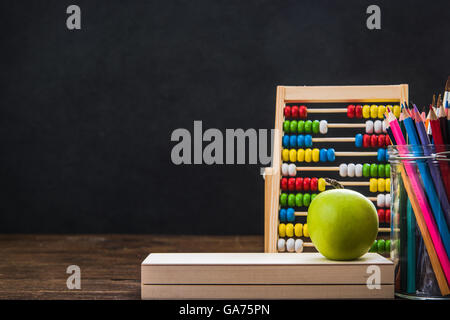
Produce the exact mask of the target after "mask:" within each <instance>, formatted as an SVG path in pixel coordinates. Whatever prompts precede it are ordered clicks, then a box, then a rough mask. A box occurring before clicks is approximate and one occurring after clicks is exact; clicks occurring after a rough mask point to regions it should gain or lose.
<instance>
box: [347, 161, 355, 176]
mask: <svg viewBox="0 0 450 320" xmlns="http://www.w3.org/2000/svg"><path fill="white" fill-rule="evenodd" d="M347 175H348V176H349V177H354V176H355V164H354V163H349V164H348V166H347Z"/></svg>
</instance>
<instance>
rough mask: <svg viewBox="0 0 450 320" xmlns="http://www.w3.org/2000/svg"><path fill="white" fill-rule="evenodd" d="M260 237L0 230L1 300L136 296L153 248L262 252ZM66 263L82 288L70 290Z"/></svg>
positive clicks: (191, 250) (189, 250) (124, 297)
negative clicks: (76, 268) (77, 273)
mask: <svg viewBox="0 0 450 320" xmlns="http://www.w3.org/2000/svg"><path fill="white" fill-rule="evenodd" d="M263 247H264V242H263V237H262V236H171V235H170V236H169V235H167V236H164V235H119V234H113V235H0V299H140V294H141V293H140V264H141V262H142V261H143V260H144V258H145V257H146V256H147V255H148V254H149V253H152V252H263ZM69 265H77V266H79V267H80V269H81V289H80V290H76V289H72V290H69V289H68V288H67V285H66V281H67V278H68V277H69V276H70V275H69V274H67V273H66V269H67V267H68V266H69Z"/></svg>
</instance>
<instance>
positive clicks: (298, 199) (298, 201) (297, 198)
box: [295, 193, 303, 207]
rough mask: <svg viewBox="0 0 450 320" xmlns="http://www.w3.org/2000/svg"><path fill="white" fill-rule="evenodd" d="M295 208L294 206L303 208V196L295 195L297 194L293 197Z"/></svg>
mask: <svg viewBox="0 0 450 320" xmlns="http://www.w3.org/2000/svg"><path fill="white" fill-rule="evenodd" d="M295 206H296V207H301V206H303V194H301V193H297V194H296V195H295Z"/></svg>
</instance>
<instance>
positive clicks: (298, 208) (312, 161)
mask: <svg viewBox="0 0 450 320" xmlns="http://www.w3.org/2000/svg"><path fill="white" fill-rule="evenodd" d="M406 101H408V85H406V84H402V85H382V86H318V87H306V86H304V87H296V86H278V87H277V97H276V115H275V129H276V130H275V135H274V149H273V150H274V151H273V163H272V167H270V168H265V171H264V176H265V205H264V206H265V231H264V233H265V241H264V242H265V243H264V248H265V252H270V253H275V252H303V249H305V251H308V250H309V251H314V250H315V248H314V245H313V244H312V243H311V241H310V240H309V232H308V226H307V224H306V217H307V214H308V213H307V208H308V206H309V204H310V203H311V201H312V200H313V199H314V198H315V197H316V196H317V194H318V193H319V192H322V191H324V190H326V189H327V187H329V186H330V184H332V183H330V179H327V178H332V179H333V180H334V179H335V180H338V182H339V183H340V184H341V185H343V186H344V187H346V188H351V189H356V190H357V191H359V192H361V193H363V194H364V195H366V196H367V198H368V199H369V200H371V201H373V202H374V204H375V205H376V206H377V207H378V210H377V212H378V218H379V222H380V228H379V237H378V239H377V240H376V241H375V243H374V244H373V246H372V248H371V249H370V251H371V252H378V253H381V254H384V253H387V252H389V248H390V241H389V240H388V239H385V238H387V237H386V236H389V232H390V228H389V227H388V226H386V224H389V223H390V220H391V214H390V202H391V197H390V166H389V164H388V163H387V162H388V154H387V150H386V147H387V146H388V145H389V144H390V143H391V142H390V139H389V136H388V135H387V134H386V127H385V125H384V121H383V115H384V113H385V112H386V110H387V108H389V109H391V110H392V111H393V113H394V114H395V115H396V116H397V117H399V115H400V105H401V104H402V103H404V102H406ZM327 118H328V119H327ZM342 118H343V119H342ZM340 120H342V121H340ZM319 135H320V136H319ZM325 135H327V136H325ZM326 144H328V145H326ZM361 148H364V149H361ZM353 179H354V180H353ZM383 225H384V227H383Z"/></svg>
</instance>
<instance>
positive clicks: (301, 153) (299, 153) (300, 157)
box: [297, 149, 305, 162]
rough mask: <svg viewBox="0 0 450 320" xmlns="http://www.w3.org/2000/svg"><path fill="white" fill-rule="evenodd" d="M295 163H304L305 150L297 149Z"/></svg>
mask: <svg viewBox="0 0 450 320" xmlns="http://www.w3.org/2000/svg"><path fill="white" fill-rule="evenodd" d="M297 161H298V162H303V161H305V149H298V150H297Z"/></svg>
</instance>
